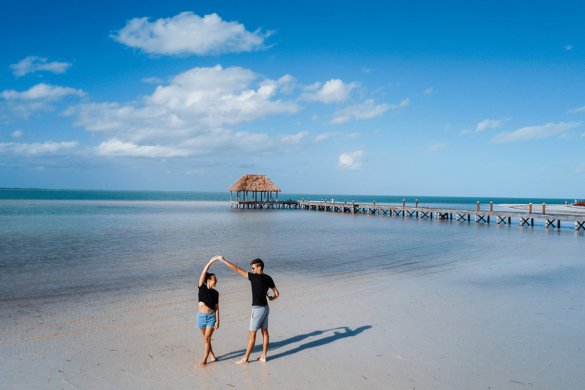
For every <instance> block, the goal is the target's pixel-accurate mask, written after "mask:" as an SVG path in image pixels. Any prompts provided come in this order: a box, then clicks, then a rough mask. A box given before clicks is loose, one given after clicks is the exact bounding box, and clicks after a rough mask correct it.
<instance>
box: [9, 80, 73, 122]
mask: <svg viewBox="0 0 585 390" xmlns="http://www.w3.org/2000/svg"><path fill="white" fill-rule="evenodd" d="M84 95H85V92H83V91H82V90H80V89H75V88H69V87H60V86H53V85H48V84H44V83H40V84H37V85H35V86H33V87H31V88H29V89H28V90H26V91H15V90H13V89H7V90H4V91H2V92H0V118H4V119H13V118H23V119H26V118H28V117H30V116H31V115H32V114H34V113H36V112H40V111H51V110H52V109H53V103H55V102H57V101H59V100H62V99H64V98H65V97H67V96H77V97H80V96H84Z"/></svg>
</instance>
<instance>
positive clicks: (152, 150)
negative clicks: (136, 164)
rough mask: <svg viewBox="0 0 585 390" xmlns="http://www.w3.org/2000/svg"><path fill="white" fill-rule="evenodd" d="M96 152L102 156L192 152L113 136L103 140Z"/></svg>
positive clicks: (188, 153)
mask: <svg viewBox="0 0 585 390" xmlns="http://www.w3.org/2000/svg"><path fill="white" fill-rule="evenodd" d="M95 151H96V153H97V154H99V155H102V156H118V157H119V156H127V157H151V158H168V157H185V156H188V155H190V154H191V152H190V151H189V150H184V149H179V148H172V147H168V146H159V145H141V146H140V145H135V144H133V143H131V142H123V141H120V140H119V139H116V138H113V139H110V140H108V141H105V142H102V143H101V144H100V145H99V146H98V147H97V148H96V149H95Z"/></svg>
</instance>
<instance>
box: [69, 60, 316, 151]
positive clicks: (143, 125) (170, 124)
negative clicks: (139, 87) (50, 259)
mask: <svg viewBox="0 0 585 390" xmlns="http://www.w3.org/2000/svg"><path fill="white" fill-rule="evenodd" d="M291 82H293V79H292V77H290V76H288V75H286V76H283V77H281V78H280V79H278V80H271V79H266V78H262V77H260V76H259V75H258V74H256V73H254V72H252V71H250V70H248V69H244V68H240V67H229V68H225V69H224V68H222V67H221V66H219V65H218V66H215V67H211V68H193V69H191V70H188V71H186V72H183V73H181V74H179V75H177V76H175V77H173V78H172V79H171V80H170V81H169V83H168V84H166V85H159V86H157V87H156V89H155V90H154V92H153V93H152V94H151V95H146V96H144V97H143V98H142V99H141V100H140V101H138V102H133V103H128V104H120V103H117V102H104V103H95V102H94V103H84V104H79V105H77V106H75V107H73V108H71V109H69V110H67V111H66V112H65V113H66V115H70V116H73V117H75V124H76V125H78V126H82V127H84V128H85V129H86V130H87V131H90V132H93V133H100V134H102V135H103V136H104V137H106V141H104V142H103V143H102V144H101V145H99V146H98V147H97V148H96V149H95V153H96V154H98V155H102V156H130V157H149V158H167V157H169V158H170V157H182V156H191V155H201V154H210V153H224V152H230V153H235V152H239V151H242V152H247V153H249V152H271V151H273V150H278V147H279V146H285V145H290V144H295V143H300V142H301V141H302V140H303V139H304V137H306V136H308V135H309V133H308V132H300V133H298V134H294V135H283V136H277V135H275V136H268V135H266V134H258V133H250V132H242V131H240V132H234V131H231V130H229V129H226V128H225V127H228V126H234V125H238V124H241V123H245V122H250V121H253V120H258V119H262V118H264V117H266V116H269V115H279V114H290V113H294V112H296V111H297V110H298V109H299V107H298V105H297V104H296V103H294V102H293V101H285V100H283V99H282V97H281V95H283V90H286V88H289V86H290V83H291Z"/></svg>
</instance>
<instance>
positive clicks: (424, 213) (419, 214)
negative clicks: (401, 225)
mask: <svg viewBox="0 0 585 390" xmlns="http://www.w3.org/2000/svg"><path fill="white" fill-rule="evenodd" d="M296 208H301V209H304V210H315V211H324V212H333V213H350V214H363V215H378V216H384V215H386V216H390V217H402V218H417V219H429V220H433V219H435V220H449V221H451V220H455V221H456V222H468V223H470V222H471V221H473V222H475V223H485V224H489V223H491V222H492V221H495V222H496V223H497V224H498V225H510V224H511V223H512V221H513V220H516V221H517V222H518V223H519V225H520V226H534V220H535V219H536V220H542V221H543V222H544V227H545V228H546V229H560V228H561V223H562V224H563V225H565V224H569V225H574V227H575V231H580V230H585V215H571V214H561V213H554V214H553V213H550V214H547V213H546V209H545V205H543V208H542V212H541V213H538V212H531V211H532V210H530V211H529V212H524V211H493V205H491V204H490V210H480V208H479V203H478V206H477V208H476V209H475V210H459V209H447V208H434V207H418V204H417V205H416V206H415V207H406V205H405V204H404V202H403V206H390V205H377V204H376V202H373V203H368V204H358V203H355V202H351V203H347V202H327V201H311V200H301V201H298V205H297V207H296Z"/></svg>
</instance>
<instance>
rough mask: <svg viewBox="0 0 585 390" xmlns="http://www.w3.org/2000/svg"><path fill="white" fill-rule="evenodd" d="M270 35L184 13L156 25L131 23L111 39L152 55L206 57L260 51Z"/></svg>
mask: <svg viewBox="0 0 585 390" xmlns="http://www.w3.org/2000/svg"><path fill="white" fill-rule="evenodd" d="M269 35H270V32H268V33H262V32H261V31H260V30H259V29H258V30H256V31H253V32H250V31H247V30H246V28H245V27H244V25H243V24H241V23H238V22H226V21H224V20H222V19H221V18H220V17H219V16H218V15H217V14H215V13H213V14H210V15H205V16H204V17H200V16H198V15H196V14H194V13H193V12H182V13H180V14H178V15H176V16H173V17H172V18H161V19H157V20H155V21H153V22H151V21H149V19H148V18H134V19H131V20H129V21H128V22H127V23H126V25H125V26H124V27H123V28H122V29H121V30H119V31H116V32H115V33H113V34H112V35H111V37H112V38H113V39H115V40H116V41H118V42H120V43H122V44H124V45H127V46H130V47H133V48H138V49H140V50H142V51H144V52H146V53H150V54H164V55H185V54H196V55H200V56H202V55H210V54H221V53H239V52H247V51H254V50H259V49H262V48H264V40H265V39H266V38H267V37H268V36H269Z"/></svg>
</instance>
